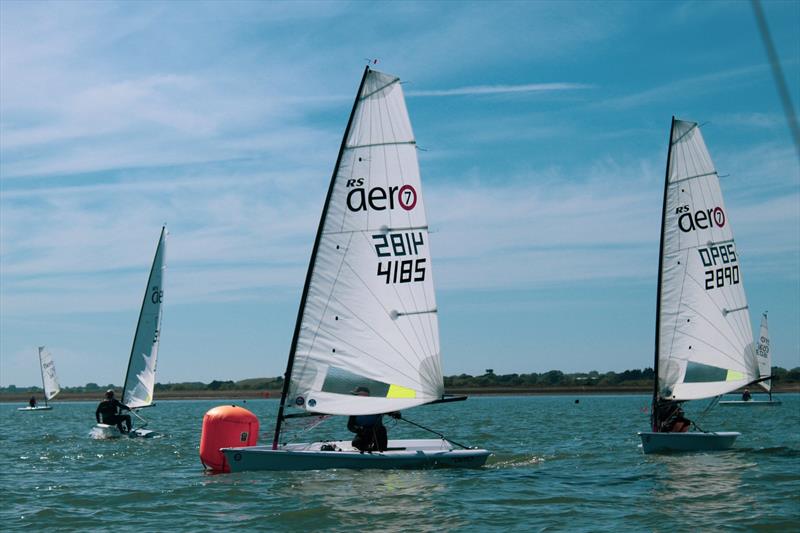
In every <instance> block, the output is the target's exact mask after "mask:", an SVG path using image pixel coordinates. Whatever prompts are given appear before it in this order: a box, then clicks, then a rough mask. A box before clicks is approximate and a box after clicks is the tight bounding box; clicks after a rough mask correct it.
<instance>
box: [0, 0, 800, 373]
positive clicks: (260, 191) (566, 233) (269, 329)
mask: <svg viewBox="0 0 800 533" xmlns="http://www.w3.org/2000/svg"><path fill="white" fill-rule="evenodd" d="M764 8H765V12H766V16H767V20H768V22H769V24H770V27H771V30H772V32H773V38H774V40H775V43H776V47H777V50H778V53H779V55H780V59H781V61H782V66H783V69H784V71H785V73H786V77H787V81H788V83H789V86H790V89H791V92H792V95H793V97H794V98H795V106H797V104H798V100H800V97H798V95H800V30H798V27H800V3H798V2H766V3H765V4H764ZM374 57H377V58H379V59H380V63H379V64H378V68H379V69H380V70H384V71H386V72H390V73H392V74H396V75H398V76H400V77H401V79H403V80H404V81H405V82H406V85H405V91H406V95H407V104H408V108H409V113H410V115H411V121H412V124H413V126H414V132H415V135H416V138H417V143H418V145H419V147H420V148H422V149H423V151H420V154H419V155H420V167H421V173H422V178H423V184H424V187H425V196H426V207H427V209H428V219H429V223H430V225H431V228H432V231H433V234H432V236H431V241H432V242H431V245H432V250H433V256H434V257H433V265H434V270H435V277H436V281H437V293H438V300H439V302H438V303H439V310H440V312H439V316H440V323H441V345H442V356H443V363H444V371H445V373H446V374H454V373H461V372H466V373H472V374H477V373H482V372H483V370H484V369H485V368H494V370H495V371H496V372H498V373H507V372H541V371H547V370H550V369H560V370H564V371H589V370H600V371H606V370H624V369H628V368H643V367H645V366H650V365H652V357H653V328H654V320H655V319H654V316H655V294H656V275H657V261H658V235H659V225H660V215H661V213H660V210H661V194H662V191H663V179H664V165H665V158H666V149H667V136H668V133H669V121H670V117H671V116H672V115H673V114H674V115H676V116H678V117H680V118H683V119H686V120H696V121H699V122H701V123H707V124H706V125H705V126H704V127H703V131H704V136H705V139H706V142H707V144H708V146H709V150H710V151H711V154H712V157H713V159H714V162H715V164H716V167H717V170H718V171H719V172H720V174H722V175H726V177H724V178H723V183H722V186H723V191H724V194H725V197H726V204H727V208H728V213H729V217H730V220H731V223H732V227H733V228H734V230H735V234H736V239H737V250H741V252H740V258H741V259H740V260H741V263H742V268H743V273H744V280H745V283H746V290H747V294H748V298H749V301H750V305H751V315H752V320H753V323H754V328H756V327H757V322H758V319H759V316H760V312H761V311H762V310H765V309H768V310H769V311H770V331H771V335H772V346H773V357H774V363H775V364H777V365H780V366H784V367H793V366H798V365H800V328H799V327H798V324H800V168H799V167H798V159H797V154H796V152H795V150H794V148H793V146H792V144H791V138H790V136H789V133H788V128H787V125H786V121H785V118H784V116H783V114H782V109H781V105H780V101H779V99H778V96H777V91H776V90H775V86H774V82H773V79H772V75H771V72H770V69H769V64H768V62H767V59H766V54H765V53H764V48H763V46H762V43H761V41H760V38H759V35H758V33H757V27H756V24H755V21H754V19H753V16H752V11H751V8H750V5H749V3H746V2H664V3H657V2H614V3H603V2H586V3H583V2H555V3H549V2H507V3H503V2H492V3H489V2H485V3H484V2H474V3H456V2H442V3H436V2H391V3H366V2H321V3H312V2H305V3H304V2H293V3H278V2H270V3H262V2H242V3H235V2H224V3H188V2H174V3H159V2H143V3H133V2H118V3H115V2H94V3H79V2H50V3H40V2H12V1H4V2H2V3H0V385H8V384H16V385H32V384H36V383H38V382H39V379H40V378H39V371H38V368H37V366H36V362H35V361H36V353H37V352H36V346H38V345H41V344H44V345H47V346H48V347H49V348H50V350H51V351H52V352H53V354H54V359H55V363H56V368H57V369H58V373H59V375H60V377H61V381H62V384H66V385H80V384H84V383H86V382H89V381H93V382H97V383H101V384H106V383H115V384H118V385H119V384H121V383H122V381H123V378H124V376H123V374H124V371H125V368H126V365H127V357H128V354H129V351H130V344H131V341H132V338H133V334H134V329H135V325H136V319H137V314H138V311H139V305H140V304H141V298H142V292H143V290H144V286H145V283H146V278H147V274H148V271H149V266H150V262H151V261H152V257H153V253H154V251H155V246H156V242H157V239H158V235H159V230H160V227H161V224H162V223H164V222H166V223H167V224H168V227H169V230H170V234H171V236H170V241H169V249H168V252H167V261H168V270H167V280H166V286H165V287H166V288H165V302H166V310H165V315H164V322H163V331H162V343H161V351H160V359H159V369H158V372H159V375H158V380H159V381H162V382H169V381H190V380H191V381H210V380H212V379H242V378H247V377H256V376H276V375H280V374H281V373H282V372H283V370H284V368H285V364H286V355H287V352H288V349H289V344H290V341H291V334H292V329H293V326H294V321H295V315H296V312H297V306H298V303H299V299H300V292H301V289H302V283H303V279H304V276H305V271H306V268H307V262H308V256H309V253H310V250H311V246H312V243H313V238H314V233H315V231H316V228H317V224H318V217H319V214H320V211H321V209H322V202H323V200H324V196H325V191H326V190H327V184H328V181H329V179H330V174H331V171H332V168H333V165H334V162H335V158H336V153H337V150H338V147H339V143H340V141H341V135H342V132H343V130H344V127H345V123H346V120H347V116H348V114H349V112H350V106H351V103H352V98H353V94H354V92H355V90H356V87H357V84H358V81H359V79H360V75H361V72H362V70H363V68H364V64H365V58H374Z"/></svg>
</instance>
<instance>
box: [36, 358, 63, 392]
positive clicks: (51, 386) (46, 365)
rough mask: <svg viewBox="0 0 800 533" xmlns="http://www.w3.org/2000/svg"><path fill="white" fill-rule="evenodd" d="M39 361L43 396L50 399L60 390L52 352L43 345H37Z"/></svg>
mask: <svg viewBox="0 0 800 533" xmlns="http://www.w3.org/2000/svg"><path fill="white" fill-rule="evenodd" d="M39 363H40V364H41V366H42V386H43V387H44V397H45V399H47V400H52V399H53V398H54V397H55V395H56V394H58V393H59V392H60V391H61V386H60V385H59V384H58V378H57V377H56V366H55V365H54V364H53V354H51V353H50V352H48V351H47V350H45V348H44V346H39Z"/></svg>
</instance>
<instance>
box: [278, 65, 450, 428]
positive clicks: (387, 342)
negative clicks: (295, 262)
mask: <svg viewBox="0 0 800 533" xmlns="http://www.w3.org/2000/svg"><path fill="white" fill-rule="evenodd" d="M364 76H365V77H364V79H363V81H362V84H361V87H360V91H359V94H358V96H357V99H356V103H355V104H354V109H353V112H352V117H351V122H350V124H349V128H348V130H347V133H346V138H345V140H344V142H343V145H342V151H341V153H340V159H339V164H338V165H337V168H336V171H335V175H334V176H333V182H332V183H331V186H330V187H331V188H330V191H329V195H328V199H327V203H326V205H325V208H324V210H323V219H322V221H321V227H320V234H319V235H318V239H319V241H318V243H317V248H316V253H315V254H314V255H312V264H311V266H310V267H309V268H310V275H309V280H308V282H307V283H308V286H307V288H306V290H307V296H306V298H305V299H304V302H303V303H301V311H302V315H301V317H300V318H299V320H301V323H300V329H299V333H298V336H297V340H296V349H295V351H294V354H293V357H294V360H293V365H292V372H291V382H290V388H289V394H288V397H287V403H288V404H289V405H291V406H293V407H299V408H302V409H306V410H308V411H312V412H317V413H325V414H339V415H353V414H374V413H385V412H389V411H393V410H398V409H405V408H408V407H413V406H415V405H420V404H423V403H427V402H430V401H433V400H436V399H438V398H440V397H441V396H442V394H443V393H444V383H443V379H442V371H441V362H440V356H439V325H438V319H437V314H436V313H437V310H436V297H435V295H434V288H433V275H432V271H431V255H430V242H429V238H428V225H427V219H426V216H425V203H424V201H423V195H422V187H421V183H420V176H419V166H418V163H417V154H416V143H415V141H414V134H413V132H412V129H411V123H410V121H409V118H408V112H407V111H406V105H405V100H404V98H403V89H402V87H401V85H400V80H399V79H398V78H397V77H395V76H391V75H387V74H383V73H380V72H376V71H373V70H369V69H367V71H366V72H365V75H364ZM290 357H292V356H291V355H290ZM356 387H365V388H366V389H368V391H369V393H368V394H369V395H368V396H363V395H361V396H358V395H353V394H351V392H352V391H353V390H354V389H355V388H356Z"/></svg>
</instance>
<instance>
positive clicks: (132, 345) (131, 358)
mask: <svg viewBox="0 0 800 533" xmlns="http://www.w3.org/2000/svg"><path fill="white" fill-rule="evenodd" d="M166 229H167V226H166V225H164V226H161V235H159V236H158V244H157V245H156V253H155V255H154V256H153V264H152V265H150V274H149V275H148V276H147V284H146V285H145V288H144V297H143V298H142V307H141V308H140V309H139V319H138V320H137V321H136V331H135V332H134V333H133V342H132V343H131V354H130V356H129V357H128V368H127V369H126V370H125V381H124V382H123V383H122V403H123V404H124V403H125V391H126V390H128V373H129V372H130V371H131V362H132V361H133V349H134V348H135V347H136V338H137V337H138V336H139V326H140V324H141V322H142V313H143V312H144V304H145V302H147V294H148V293H149V292H150V280H151V279H152V277H153V269H155V267H156V258H157V257H158V250H159V249H160V248H161V241H162V240H163V239H164V232H165V231H166Z"/></svg>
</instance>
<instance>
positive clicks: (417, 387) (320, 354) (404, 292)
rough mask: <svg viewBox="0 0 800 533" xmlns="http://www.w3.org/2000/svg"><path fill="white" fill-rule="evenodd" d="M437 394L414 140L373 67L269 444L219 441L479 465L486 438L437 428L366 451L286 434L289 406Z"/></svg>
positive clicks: (288, 455) (297, 457)
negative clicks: (469, 441)
mask: <svg viewBox="0 0 800 533" xmlns="http://www.w3.org/2000/svg"><path fill="white" fill-rule="evenodd" d="M355 394H359V395H355ZM462 399H463V398H462ZM442 401H448V399H445V398H444V380H443V378H442V370H441V359H440V349H439V325H438V317H437V308H436V297H435V293H434V286H433V279H432V274H431V255H430V247H429V242H428V223H427V220H426V215H425V206H424V203H423V197H422V188H421V182H420V176H419V165H418V163H417V154H416V143H415V140H414V135H413V132H412V129H411V123H410V121H409V117H408V112H407V110H406V105H405V100H404V98H403V90H402V87H401V85H400V80H399V79H398V78H397V77H395V76H391V75H388V74H384V73H381V72H378V71H374V70H371V69H370V68H369V67H367V68H366V69H365V71H364V76H363V78H362V79H361V84H360V86H359V89H358V92H357V94H356V99H355V102H354V104H353V108H352V111H351V114H350V119H349V121H348V124H347V128H346V129H345V134H344V138H343V139H342V145H341V148H340V150H339V156H338V158H337V161H336V165H335V167H334V172H333V177H332V178H331V183H330V185H329V189H328V193H327V198H326V200H325V204H324V207H323V211H322V217H321V220H320V225H319V228H318V230H317V236H316V240H315V242H314V247H313V249H312V252H311V260H310V264H309V269H308V273H307V276H306V282H305V286H304V289H303V295H302V297H301V301H300V309H299V311H298V317H297V322H296V325H295V331H294V336H293V339H292V345H291V349H290V355H289V360H288V363H287V369H286V375H285V382H284V388H283V392H282V394H281V402H280V408H279V412H278V416H277V421H276V426H275V435H274V439H273V442H272V445H271V446H269V445H267V446H245V447H229V448H226V447H223V448H222V449H221V451H222V453H223V454H224V457H225V459H226V460H227V463H228V465H230V470H231V471H234V472H236V471H242V470H309V469H326V468H354V469H362V468H381V469H391V468H433V467H437V466H451V467H478V466H481V465H483V464H484V463H485V462H486V458H487V457H488V456H489V452H488V451H487V450H482V449H474V448H467V447H464V446H462V445H458V444H457V443H455V442H453V441H451V440H448V439H446V438H444V437H443V436H442V435H440V434H439V435H440V437H442V438H439V439H415V440H389V441H388V445H387V447H386V449H385V450H382V451H380V448H379V449H378V450H379V451H372V452H367V453H362V452H360V451H359V450H358V449H356V448H355V447H354V446H353V445H352V444H351V442H350V441H349V440H348V441H326V442H310V443H281V442H280V438H281V430H282V424H283V423H284V421H286V420H287V419H289V418H292V417H296V416H308V415H314V416H320V415H321V416H325V415H348V416H367V415H380V414H382V413H389V412H393V411H400V410H402V409H408V408H410V407H415V406H420V405H424V404H429V403H437V402H442ZM292 408H293V409H295V410H296V412H294V413H289V414H287V413H286V412H285V411H286V410H287V409H292ZM437 434H438V433H437ZM242 435H243V437H242V441H244V440H245V437H244V435H246V433H242ZM201 448H202V445H201ZM458 448H460V449H458Z"/></svg>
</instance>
